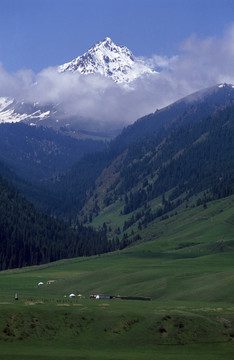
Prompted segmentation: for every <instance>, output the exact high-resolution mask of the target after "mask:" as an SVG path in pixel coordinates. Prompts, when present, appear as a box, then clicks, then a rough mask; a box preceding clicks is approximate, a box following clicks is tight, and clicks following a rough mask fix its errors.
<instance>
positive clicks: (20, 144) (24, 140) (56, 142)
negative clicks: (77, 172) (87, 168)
mask: <svg viewBox="0 0 234 360" xmlns="http://www.w3.org/2000/svg"><path fill="white" fill-rule="evenodd" d="M105 147H106V145H105V143H104V142H103V141H94V140H90V139H86V140H78V139H74V138H71V137H69V136H65V135H62V134H61V133H58V132H56V131H54V130H52V129H49V128H44V127H34V126H28V125H25V124H23V123H20V124H1V125H0V160H2V161H4V162H5V163H6V164H7V165H8V166H9V167H10V168H11V169H12V170H13V171H15V172H16V173H17V174H18V175H19V176H21V177H23V178H24V179H27V180H28V181H30V182H34V183H35V182H36V183H38V182H42V181H45V180H48V179H50V178H53V177H55V176H57V175H58V174H60V173H63V172H65V171H67V170H68V169H69V168H70V167H71V166H72V165H73V164H74V163H75V162H77V161H78V160H79V159H80V158H82V157H83V156H84V155H85V154H87V153H90V152H98V151H101V150H104V149H105Z"/></svg>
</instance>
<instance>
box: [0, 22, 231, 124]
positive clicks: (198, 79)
mask: <svg viewBox="0 0 234 360" xmlns="http://www.w3.org/2000/svg"><path fill="white" fill-rule="evenodd" d="M145 60H146V61H147V63H148V64H149V65H150V66H151V67H156V68H160V69H161V70H160V73H158V74H153V75H152V76H145V77H142V78H140V79H137V80H135V81H134V82H132V83H131V86H130V87H126V86H123V85H121V84H116V83H114V82H113V81H112V80H110V79H108V78H104V77H101V76H100V75H88V76H82V75H79V74H78V73H75V74H72V73H68V72H65V73H58V72H57V69H56V68H48V69H45V70H43V71H42V72H40V73H38V74H33V73H32V72H31V71H30V70H22V71H20V72H18V73H16V74H9V73H7V72H6V71H5V70H4V68H3V67H2V66H0V96H11V97H15V98H17V99H24V100H25V101H32V102H40V103H41V104H47V103H53V104H57V103H59V104H62V106H63V110H64V112H65V114H66V116H67V117H69V116H72V117H73V118H76V119H77V118H85V119H89V120H87V121H89V123H90V122H92V124H98V125H100V126H108V127H110V128H116V129H117V128H120V127H122V126H125V125H128V124H130V123H132V122H133V121H135V120H136V119H138V118H139V117H141V116H143V115H145V114H148V113H151V112H153V111H155V110H156V108H161V107H163V106H166V105H168V104H170V103H171V102H173V101H175V100H177V99H179V98H181V97H183V96H185V95H188V94H190V93H192V92H194V91H197V90H199V89H202V88H205V87H209V86H212V85H215V84H216V83H220V82H228V83H233V82H234V24H233V25H232V26H231V27H229V28H228V30H227V31H226V32H225V33H224V35H223V37H222V38H215V37H209V38H204V39H199V38H198V37H197V36H195V35H193V36H191V37H190V38H188V39H186V40H185V41H184V42H183V44H181V47H180V49H178V54H177V55H175V56H173V57H171V58H169V57H167V56H158V55H154V56H152V57H151V59H145ZM91 119H92V121H91Z"/></svg>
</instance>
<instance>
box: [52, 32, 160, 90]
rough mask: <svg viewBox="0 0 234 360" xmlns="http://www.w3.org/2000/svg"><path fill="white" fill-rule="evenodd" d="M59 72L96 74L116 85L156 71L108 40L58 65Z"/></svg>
mask: <svg viewBox="0 0 234 360" xmlns="http://www.w3.org/2000/svg"><path fill="white" fill-rule="evenodd" d="M58 71H59V72H64V71H70V72H73V73H74V72H79V73H81V74H84V75H88V74H94V73H98V74H100V75H103V76H105V77H108V78H111V79H112V80H114V81H115V82H117V83H128V82H131V81H133V80H135V79H137V78H138V77H141V76H142V75H146V74H148V75H149V74H153V73H156V71H154V70H152V69H151V68H150V67H148V66H147V65H146V64H145V63H144V61H143V60H140V59H137V58H135V57H134V55H133V54H132V52H131V51H130V50H129V49H128V48H127V47H126V46H118V45H116V44H114V43H113V41H112V40H111V39H110V38H108V37H107V38H105V39H104V40H103V41H100V42H98V43H96V44H95V45H94V46H92V47H91V48H90V49H89V50H88V51H87V52H86V53H85V54H83V55H81V56H78V57H77V58H76V59H74V60H72V61H70V62H68V63H66V64H64V65H60V66H59V68H58Z"/></svg>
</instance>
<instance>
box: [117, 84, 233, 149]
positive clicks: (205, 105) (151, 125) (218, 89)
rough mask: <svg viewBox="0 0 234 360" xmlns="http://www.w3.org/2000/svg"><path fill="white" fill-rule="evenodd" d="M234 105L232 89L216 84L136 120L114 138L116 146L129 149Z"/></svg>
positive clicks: (226, 85)
mask: <svg viewBox="0 0 234 360" xmlns="http://www.w3.org/2000/svg"><path fill="white" fill-rule="evenodd" d="M233 103H234V85H232V84H225V83H224V84H218V85H215V86H213V87H210V88H207V89H202V90H200V91H197V92H196V93H193V94H191V95H189V96H186V97H185V98H183V99H181V100H178V101H176V102H175V103H172V104H171V105H169V106H167V107H165V108H163V109H160V110H156V112H155V113H153V114H149V115H146V116H144V117H142V118H140V119H138V120H137V121H136V122H135V123H134V124H132V125H130V126H128V127H127V128H126V129H124V130H123V131H122V133H121V134H120V135H119V136H118V137H117V138H116V140H115V141H116V142H119V143H121V144H124V145H125V146H128V145H129V144H130V143H132V142H135V141H138V140H140V139H142V138H143V137H144V136H151V135H153V134H158V132H163V133H164V134H169V133H170V131H172V130H173V129H175V128H177V127H179V126H181V125H184V124H190V123H195V122H196V121H199V120H200V119H201V118H203V117H206V116H208V115H210V114H212V113H214V112H215V111H217V110H219V109H222V108H224V107H226V106H228V105H232V104H233Z"/></svg>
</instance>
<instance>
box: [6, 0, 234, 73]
mask: <svg viewBox="0 0 234 360" xmlns="http://www.w3.org/2000/svg"><path fill="white" fill-rule="evenodd" d="M0 5H1V6H0V36H1V40H0V62H1V63H2V65H3V67H4V68H5V69H6V70H7V71H8V72H15V71H18V70H20V69H32V70H33V71H34V72H39V71H41V70H42V69H43V68H47V67H48V66H55V65H59V64H63V63H64V62H68V61H70V60H72V59H73V58H75V57H77V56H79V55H81V54H83V53H84V52H85V51H87V50H88V48H89V47H91V46H92V45H93V44H94V43H95V42H97V41H100V40H103V39H104V38H105V37H106V36H109V37H111V38H112V40H113V41H114V42H115V43H116V44H118V45H126V46H127V47H128V48H129V49H130V50H131V51H132V52H133V53H134V55H136V56H145V57H151V56H152V55H155V54H157V55H166V56H172V55H175V54H177V53H178V52H179V51H180V44H181V43H183V41H184V40H186V39H187V38H189V37H190V36H191V35H194V34H195V35H196V36H197V37H198V38H200V39H203V38H207V37H210V36H213V37H221V36H222V34H223V33H224V32H225V31H226V29H227V28H228V26H230V25H231V24H232V22H233V21H234V1H233V0H1V2H0Z"/></svg>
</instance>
